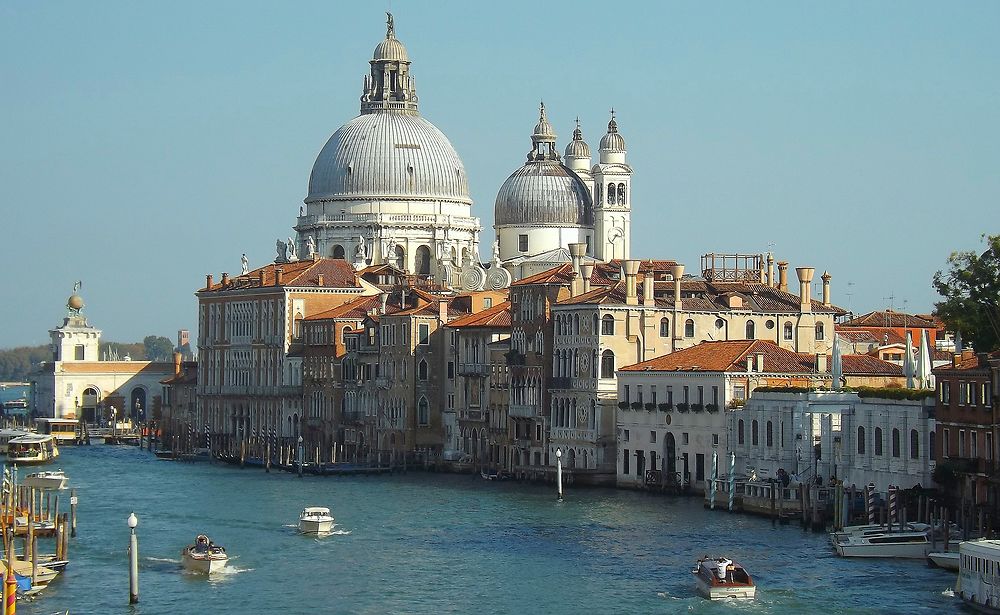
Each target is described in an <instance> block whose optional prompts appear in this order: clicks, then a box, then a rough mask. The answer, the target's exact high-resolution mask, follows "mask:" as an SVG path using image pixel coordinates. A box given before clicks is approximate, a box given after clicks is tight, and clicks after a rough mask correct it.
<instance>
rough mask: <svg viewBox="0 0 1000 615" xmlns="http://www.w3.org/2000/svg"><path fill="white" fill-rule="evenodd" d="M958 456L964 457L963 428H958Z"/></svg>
mask: <svg viewBox="0 0 1000 615" xmlns="http://www.w3.org/2000/svg"><path fill="white" fill-rule="evenodd" d="M958 456H959V457H965V430H964V429H959V430H958Z"/></svg>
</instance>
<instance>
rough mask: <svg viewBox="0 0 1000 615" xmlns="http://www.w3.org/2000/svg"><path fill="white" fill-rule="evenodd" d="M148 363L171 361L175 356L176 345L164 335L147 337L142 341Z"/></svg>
mask: <svg viewBox="0 0 1000 615" xmlns="http://www.w3.org/2000/svg"><path fill="white" fill-rule="evenodd" d="M142 345H143V346H144V347H145V349H146V360H147V361H170V360H171V359H172V358H173V356H174V344H173V342H171V341H170V340H169V339H168V338H165V337H163V336H162V335H160V336H157V335H147V336H146V337H144V338H143V339H142Z"/></svg>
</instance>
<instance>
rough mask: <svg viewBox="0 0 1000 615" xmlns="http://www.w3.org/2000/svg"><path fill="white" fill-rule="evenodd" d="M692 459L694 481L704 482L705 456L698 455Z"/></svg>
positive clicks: (702, 454)
mask: <svg viewBox="0 0 1000 615" xmlns="http://www.w3.org/2000/svg"><path fill="white" fill-rule="evenodd" d="M694 459H695V461H694V479H695V480H705V454H704V453H698V454H697V455H695V456H694Z"/></svg>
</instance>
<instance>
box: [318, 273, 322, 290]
mask: <svg viewBox="0 0 1000 615" xmlns="http://www.w3.org/2000/svg"><path fill="white" fill-rule="evenodd" d="M316 286H319V287H320V288H322V287H323V274H322V273H321V274H319V275H317V276H316Z"/></svg>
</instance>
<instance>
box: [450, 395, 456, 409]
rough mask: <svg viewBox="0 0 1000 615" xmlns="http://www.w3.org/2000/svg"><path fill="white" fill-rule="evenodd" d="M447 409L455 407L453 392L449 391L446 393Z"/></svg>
mask: <svg viewBox="0 0 1000 615" xmlns="http://www.w3.org/2000/svg"><path fill="white" fill-rule="evenodd" d="M448 409H449V410H454V409H455V394H454V393H449V394H448Z"/></svg>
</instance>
